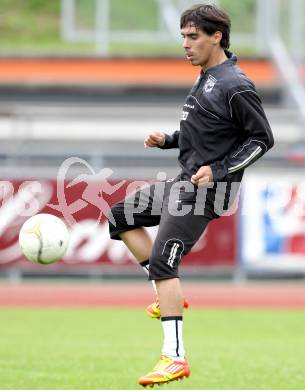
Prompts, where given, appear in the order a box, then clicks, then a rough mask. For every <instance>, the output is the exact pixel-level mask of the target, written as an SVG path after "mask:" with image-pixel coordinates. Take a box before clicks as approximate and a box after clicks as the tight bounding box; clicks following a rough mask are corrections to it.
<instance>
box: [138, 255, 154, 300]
mask: <svg viewBox="0 0 305 390" xmlns="http://www.w3.org/2000/svg"><path fill="white" fill-rule="evenodd" d="M140 266H141V267H142V268H143V270H144V272H146V274H147V275H149V260H145V261H142V263H140ZM151 283H152V286H153V289H154V292H155V294H156V296H158V293H157V288H156V283H155V281H154V280H152V281H151Z"/></svg>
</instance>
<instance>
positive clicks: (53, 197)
mask: <svg viewBox="0 0 305 390" xmlns="http://www.w3.org/2000/svg"><path fill="white" fill-rule="evenodd" d="M88 176H89V175H87V177H88ZM79 178H80V176H79V177H78V180H77V182H75V181H74V182H68V181H63V182H57V181H56V180H40V181H36V180H35V181H27V180H24V181H16V180H12V181H1V182H0V199H1V198H2V199H1V200H2V204H1V208H0V269H7V268H13V267H17V268H18V267H22V268H30V269H35V268H36V269H37V268H38V267H40V268H41V267H42V266H38V265H33V264H31V263H30V262H28V261H26V260H25V259H24V257H23V256H22V255H21V252H20V248H19V245H18V233H19V230H20V227H21V226H22V224H23V222H24V221H25V220H26V219H27V218H29V217H30V216H31V215H34V214H36V213H40V212H46V213H51V214H54V215H57V216H59V217H61V218H63V219H64V220H65V221H66V223H67V224H68V226H69V229H70V234H71V236H70V243H69V249H68V252H67V254H66V255H65V257H64V258H63V259H62V260H61V261H60V262H58V263H57V264H56V270H57V269H58V270H59V271H60V270H66V269H71V268H72V267H78V268H80V267H82V268H85V269H90V268H92V267H93V266H94V267H96V266H100V267H103V266H104V267H109V266H111V267H112V268H114V269H115V268H118V272H119V271H120V270H122V268H123V269H132V267H134V266H135V263H134V260H133V259H132V256H131V255H130V254H129V253H128V251H127V250H126V248H125V247H124V245H123V244H122V243H121V242H120V241H114V240H110V239H109V235H108V223H107V221H106V218H105V215H104V214H106V213H105V210H106V209H105V207H106V208H107V207H108V204H109V205H111V204H113V203H115V202H117V201H119V200H120V199H122V198H124V197H125V195H126V191H127V192H128V191H129V189H130V186H129V185H130V181H129V182H124V183H123V182H120V181H109V182H107V183H106V184H107V185H108V187H109V188H108V187H107V186H106V187H105V181H103V180H102V179H101V180H100V181H99V180H89V181H88V180H87V181H86V180H85V179H86V175H84V177H82V178H81V179H79ZM107 188H108V192H106V193H105V189H106V191H107ZM114 189H115V191H114ZM111 191H113V193H112V192H111ZM89 199H90V201H88V200H89ZM102 210H103V211H104V213H103V212H102ZM106 211H107V210H106ZM150 231H151V234H152V235H154V234H155V231H156V229H151V230H150ZM236 238H237V237H236V217H235V216H234V215H233V216H229V217H223V218H220V219H219V220H217V221H213V222H212V223H211V224H210V225H209V226H208V229H207V231H206V232H205V234H204V235H203V236H202V237H201V239H200V240H199V241H198V243H197V244H196V246H195V247H194V248H193V250H192V252H191V253H190V254H189V255H188V256H187V258H185V260H184V262H183V264H184V266H199V267H201V266H233V265H234V263H235V259H236ZM52 267H53V266H49V267H44V271H46V270H48V269H54V268H52Z"/></svg>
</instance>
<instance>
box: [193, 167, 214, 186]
mask: <svg viewBox="0 0 305 390" xmlns="http://www.w3.org/2000/svg"><path fill="white" fill-rule="evenodd" d="M212 181H213V173H212V169H211V167H210V166H209V165H204V166H203V167H200V168H199V169H198V171H197V172H196V173H195V175H193V176H192V177H191V182H192V183H193V184H194V185H196V186H198V187H200V186H203V185H205V184H207V183H210V182H212Z"/></svg>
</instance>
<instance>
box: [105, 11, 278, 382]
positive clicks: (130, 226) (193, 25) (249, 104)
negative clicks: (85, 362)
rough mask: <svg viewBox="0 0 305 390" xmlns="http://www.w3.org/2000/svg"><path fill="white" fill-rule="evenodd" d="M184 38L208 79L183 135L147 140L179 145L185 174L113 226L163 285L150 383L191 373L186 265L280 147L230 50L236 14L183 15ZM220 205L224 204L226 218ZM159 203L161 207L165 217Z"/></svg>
mask: <svg viewBox="0 0 305 390" xmlns="http://www.w3.org/2000/svg"><path fill="white" fill-rule="evenodd" d="M181 33H182V38H183V48H184V49H185V52H186V58H187V60H188V61H190V62H191V64H192V65H194V66H200V67H201V72H200V76H199V78H198V80H197V81H196V83H195V85H194V86H193V88H192V89H191V91H190V93H189V95H188V96H187V98H186V101H185V103H184V106H183V112H182V120H181V122H180V130H179V131H176V132H175V133H173V134H172V135H167V134H164V133H161V132H155V133H153V134H151V135H149V136H148V137H147V138H146V139H145V141H144V146H145V147H158V148H161V149H168V148H179V150H180V154H179V162H180V165H181V168H182V169H181V173H180V175H179V176H178V177H177V178H175V179H174V180H173V181H171V180H169V181H167V182H166V183H164V182H163V183H162V182H160V183H156V184H155V185H152V186H150V187H149V188H145V189H143V190H141V191H138V192H137V193H136V194H135V195H134V196H131V197H130V198H128V199H126V200H125V201H124V202H122V203H119V204H117V205H115V206H114V207H113V208H112V213H113V216H114V218H115V221H116V225H115V226H114V225H112V224H110V234H111V237H112V238H114V239H121V240H123V241H124V243H125V244H126V245H127V247H128V248H129V249H130V251H131V252H132V253H133V254H134V256H135V257H136V258H137V259H138V261H139V262H140V263H141V264H142V265H143V266H149V279H150V280H153V281H155V284H156V288H157V293H158V299H159V307H160V312H161V323H162V326H163V332H164V342H163V348H162V354H161V359H160V361H159V362H158V364H157V365H156V366H155V368H154V369H153V370H152V371H151V372H149V373H148V374H147V375H144V376H143V377H141V378H139V384H141V385H143V386H147V385H150V386H154V385H155V384H162V383H167V382H170V381H172V380H176V379H182V378H183V377H188V376H189V375H190V369H189V365H188V363H187V361H186V360H185V351H184V346H183V338H182V318H183V317H182V316H183V302H184V298H183V293H182V289H181V285H180V280H179V277H178V265H179V264H180V261H181V259H182V257H183V256H184V255H185V254H187V253H188V252H189V251H190V249H191V248H192V246H193V245H194V244H195V243H196V241H197V240H198V239H199V237H200V236H201V234H202V233H203V231H204V229H205V228H206V226H207V224H208V223H209V221H211V220H212V219H214V218H217V217H218V216H219V214H220V215H221V214H222V213H223V212H224V211H225V210H226V209H228V207H229V205H230V203H232V191H231V189H234V188H235V190H234V191H233V192H234V194H233V195H235V193H236V186H235V187H234V184H235V183H240V181H241V179H242V176H243V172H244V169H245V168H246V167H247V166H249V165H250V164H252V163H253V162H254V161H256V160H257V159H258V158H259V157H261V156H262V155H263V154H264V153H265V152H266V151H267V150H268V149H270V148H271V147H272V146H273V136H272V132H271V129H270V126H269V124H268V121H267V119H266V116H265V113H264V111H263V108H262V106H261V101H260V99H259V97H258V95H257V92H256V90H255V87H254V85H253V83H252V82H251V81H250V80H249V79H248V78H247V77H246V76H245V75H244V74H243V73H242V72H241V71H240V69H239V68H238V67H237V66H236V56H235V55H233V54H232V53H230V52H229V51H228V50H227V49H228V48H229V45H230V19H229V17H228V16H227V15H226V14H225V13H224V12H223V11H222V10H220V9H218V8H216V7H215V6H212V5H204V4H201V5H196V6H193V7H192V8H190V9H188V10H186V11H185V12H184V13H183V14H182V16H181ZM219 194H221V196H219ZM233 197H234V196H233ZM219 199H220V203H219ZM217 202H218V203H219V204H220V205H222V206H223V207H221V208H222V211H221V212H220V213H218V212H217V210H216V208H219V204H218V205H216V203H217ZM135 205H136V207H135ZM156 205H157V206H158V207H159V206H160V205H161V206H160V213H159V214H157V213H156V212H155V211H156V209H157V208H158V207H156ZM130 213H133V217H134V219H131V218H130V217H129V215H130ZM128 221H129V223H128ZM130 222H131V223H130ZM153 225H159V230H158V234H157V237H156V239H155V241H154V243H153V244H152V243H151V240H150V238H149V236H148V235H147V233H146V231H145V230H144V228H143V227H144V226H153ZM154 307H155V308H156V307H157V308H158V306H156V305H155V306H154Z"/></svg>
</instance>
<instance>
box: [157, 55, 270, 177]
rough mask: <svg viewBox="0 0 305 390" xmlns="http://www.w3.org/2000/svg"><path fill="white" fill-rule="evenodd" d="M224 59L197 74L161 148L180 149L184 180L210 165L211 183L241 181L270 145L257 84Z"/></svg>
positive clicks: (230, 59) (231, 58)
mask: <svg viewBox="0 0 305 390" xmlns="http://www.w3.org/2000/svg"><path fill="white" fill-rule="evenodd" d="M226 55H227V57H228V59H227V60H226V61H225V62H224V63H222V64H220V65H217V66H215V67H213V68H210V69H208V70H207V71H206V72H203V71H202V72H201V74H200V77H198V79H197V81H196V82H195V84H194V86H193V87H192V89H191V91H190V93H189V95H188V96H187V98H186V101H185V104H184V106H183V111H182V118H181V122H180V130H178V131H176V132H174V133H173V134H172V135H168V134H166V135H165V144H164V145H163V146H162V147H161V148H162V149H169V148H177V147H178V148H179V149H180V153H179V162H180V165H181V167H182V179H183V180H189V179H190V178H191V176H192V175H193V174H195V173H196V172H197V170H198V169H199V168H200V167H201V166H203V165H210V167H211V169H212V172H213V177H214V181H215V182H217V181H240V180H241V178H242V176H243V171H244V169H245V168H246V167H247V166H249V165H250V164H252V163H253V162H254V161H256V160H257V159H258V158H259V157H261V156H262V155H263V154H264V153H265V152H266V151H267V150H268V149H270V148H271V147H272V146H273V143H274V140H273V135H272V131H271V129H270V125H269V123H268V120H267V118H266V115H265V112H264V110H263V108H262V104H261V100H260V98H259V96H258V94H257V92H256V89H255V86H254V84H253V83H252V81H250V80H249V79H248V78H247V77H246V76H245V75H244V74H243V73H242V72H241V70H240V69H239V67H238V66H236V61H237V58H236V56H235V55H234V54H232V53H230V52H228V51H226Z"/></svg>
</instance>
